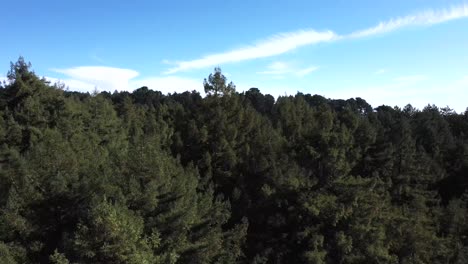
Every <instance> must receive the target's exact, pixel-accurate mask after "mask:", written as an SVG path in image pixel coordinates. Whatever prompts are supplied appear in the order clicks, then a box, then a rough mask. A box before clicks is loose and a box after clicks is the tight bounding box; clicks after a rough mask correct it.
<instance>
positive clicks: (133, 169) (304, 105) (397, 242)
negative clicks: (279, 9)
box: [0, 58, 468, 264]
mask: <svg viewBox="0 0 468 264" xmlns="http://www.w3.org/2000/svg"><path fill="white" fill-rule="evenodd" d="M7 78H8V80H7V81H6V82H4V83H3V84H1V85H0V263H5V264H8V263H57V264H59V263H60V264H64V263H135V264H136V263H252V264H253V263H255V264H260V263H441V264H442V263H453V264H462V263H468V207H467V205H468V204H467V203H468V192H467V190H468V110H467V111H465V112H464V113H456V112H454V111H452V110H451V109H450V108H448V107H444V108H439V107H437V106H434V105H428V106H427V107H425V108H424V109H422V110H419V109H416V108H414V107H412V106H411V105H407V106H406V107H404V108H399V107H390V106H385V105H382V106H378V107H376V108H374V107H373V106H371V105H369V104H368V103H367V102H366V101H365V100H364V99H362V98H351V99H348V100H334V99H328V98H325V97H322V96H320V95H311V94H303V93H297V94H296V95H295V96H282V97H279V98H274V97H273V96H271V95H269V94H262V93H261V91H260V90H259V89H257V88H251V89H250V90H248V91H245V92H237V91H236V90H235V85H234V83H233V82H230V83H228V81H227V78H226V77H225V76H224V75H223V74H222V71H221V69H220V68H215V70H214V72H213V73H212V74H209V76H208V78H207V79H205V80H204V82H203V84H204V87H205V92H206V96H202V95H200V94H199V93H198V92H184V93H173V94H168V95H165V94H162V93H161V92H158V91H154V90H151V89H148V88H147V87H141V88H139V89H136V90H135V91H133V92H114V93H109V92H101V93H93V94H89V93H79V92H72V91H68V90H66V89H64V87H63V85H60V84H51V83H50V82H48V81H47V80H46V79H44V78H40V77H38V76H37V75H36V74H35V73H34V72H33V71H32V68H31V65H30V64H28V63H26V62H25V60H24V59H23V58H20V59H19V60H18V61H17V62H15V63H11V67H10V71H9V72H8V74H7ZM201 83H202V80H201Z"/></svg>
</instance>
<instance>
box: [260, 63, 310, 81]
mask: <svg viewBox="0 0 468 264" xmlns="http://www.w3.org/2000/svg"><path fill="white" fill-rule="evenodd" d="M318 68H319V67H317V66H309V67H306V68H298V67H297V66H295V65H294V64H292V63H288V62H282V61H276V62H273V63H272V64H270V65H268V66H267V69H266V70H265V71H259V72H257V73H258V74H265V75H274V77H275V78H278V77H284V76H283V75H286V74H290V75H296V76H299V77H303V76H306V75H308V74H310V73H311V72H313V71H316V70H317V69H318Z"/></svg>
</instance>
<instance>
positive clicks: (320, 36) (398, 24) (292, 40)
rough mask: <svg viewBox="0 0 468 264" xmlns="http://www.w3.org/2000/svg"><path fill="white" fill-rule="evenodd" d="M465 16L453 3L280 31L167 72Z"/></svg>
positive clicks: (465, 8)
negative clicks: (351, 27) (355, 26)
mask: <svg viewBox="0 0 468 264" xmlns="http://www.w3.org/2000/svg"><path fill="white" fill-rule="evenodd" d="M464 17H468V4H462V5H458V6H453V7H451V8H449V9H441V10H427V11H424V12H420V13H416V14H412V15H408V16H403V17H397V18H393V19H390V20H388V21H384V22H380V23H379V24H378V25H376V26H374V27H370V28H367V29H363V30H358V31H354V32H352V33H350V34H347V35H338V34H336V33H334V32H333V31H323V32H318V31H315V30H312V29H308V30H299V31H294V32H287V33H280V34H276V35H273V36H272V37H269V38H267V39H265V40H262V41H259V42H257V43H255V44H252V45H249V46H246V47H244V48H240V49H234V50H229V51H226V52H221V53H214V54H210V55H206V56H203V57H201V58H198V59H194V60H185V61H178V62H173V63H172V64H175V66H174V67H172V68H170V69H168V70H167V71H166V72H164V73H165V74H173V73H176V72H180V71H186V70H191V69H201V68H205V67H211V66H216V65H222V64H226V63H233V62H240V61H246V60H252V59H258V58H265V57H271V56H276V55H280V54H283V53H286V52H288V51H291V50H294V49H297V48H300V47H303V46H308V45H313V44H317V43H320V42H326V41H332V40H340V39H347V38H362V37H367V36H371V35H377V34H381V33H386V32H391V31H395V30H398V29H401V28H404V27H409V26H422V25H433V24H438V23H443V22H446V21H450V20H455V19H460V18H464ZM163 63H165V64H168V63H170V62H169V61H168V60H164V61H163ZM277 71H280V70H270V72H271V73H272V74H276V72H277ZM382 73H383V72H382ZM264 74H268V71H265V72H264Z"/></svg>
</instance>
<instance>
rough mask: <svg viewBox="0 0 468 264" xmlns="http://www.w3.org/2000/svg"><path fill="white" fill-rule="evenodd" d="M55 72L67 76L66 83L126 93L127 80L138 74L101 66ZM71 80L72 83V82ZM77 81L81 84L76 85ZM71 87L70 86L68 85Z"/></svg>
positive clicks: (57, 70)
mask: <svg viewBox="0 0 468 264" xmlns="http://www.w3.org/2000/svg"><path fill="white" fill-rule="evenodd" d="M54 71H55V72H58V73H62V74H65V75H67V76H68V77H69V78H68V79H69V80H68V82H75V84H82V85H84V84H87V85H89V84H91V85H93V87H96V88H97V89H98V90H99V91H109V92H113V91H115V90H117V91H126V90H128V89H129V83H128V82H129V80H130V79H133V78H135V77H136V76H138V72H136V71H134V70H130V69H121V68H114V67H103V66H82V67H74V68H69V69H54ZM72 80H73V81H72ZM76 81H79V82H81V83H76ZM68 85H70V86H71V85H72V84H68Z"/></svg>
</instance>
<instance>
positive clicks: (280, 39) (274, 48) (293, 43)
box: [165, 30, 338, 74]
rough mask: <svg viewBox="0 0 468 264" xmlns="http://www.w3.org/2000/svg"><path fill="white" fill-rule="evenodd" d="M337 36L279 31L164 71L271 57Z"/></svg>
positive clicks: (327, 33) (330, 32) (331, 33)
mask: <svg viewBox="0 0 468 264" xmlns="http://www.w3.org/2000/svg"><path fill="white" fill-rule="evenodd" d="M337 37H338V36H337V35H336V34H335V33H334V32H332V31H324V32H318V31H315V30H300V31H295V32H288V33H280V34H277V35H274V36H272V37H270V38H268V39H266V40H263V41H259V42H257V43H255V44H253V45H250V46H247V47H244V48H240V49H234V50H230V51H226V52H222V53H215V54H211V55H207V56H204V57H202V58H199V59H195V60H188V61H180V62H176V63H175V64H176V66H175V67H173V68H171V69H169V70H167V71H166V72H165V73H166V74H172V73H176V72H179V71H184V70H191V69H200V68H205V67H209V66H215V65H220V64H225V63H233V62H240V61H246V60H252V59H258V58H265V57H271V56H275V55H280V54H283V53H286V52H288V51H291V50H294V49H297V48H300V47H303V46H307V45H311V44H316V43H320V42H326V41H331V40H334V39H336V38H337Z"/></svg>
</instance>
